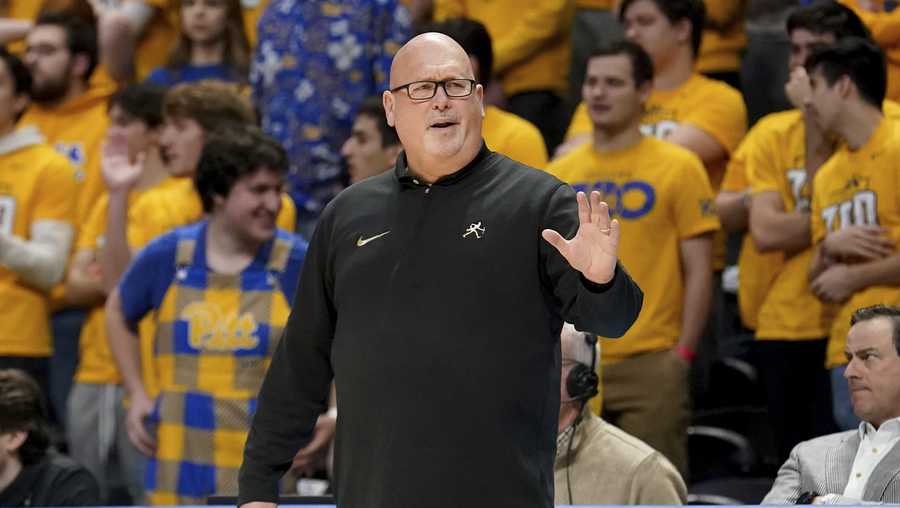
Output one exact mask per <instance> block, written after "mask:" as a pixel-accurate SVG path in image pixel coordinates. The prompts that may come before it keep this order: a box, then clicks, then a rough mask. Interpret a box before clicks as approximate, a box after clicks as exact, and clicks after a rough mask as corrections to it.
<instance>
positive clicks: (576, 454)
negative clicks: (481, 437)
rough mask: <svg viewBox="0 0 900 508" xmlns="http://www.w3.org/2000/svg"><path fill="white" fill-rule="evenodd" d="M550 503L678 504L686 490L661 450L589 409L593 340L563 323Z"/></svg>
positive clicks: (593, 379) (593, 378) (594, 354)
mask: <svg viewBox="0 0 900 508" xmlns="http://www.w3.org/2000/svg"><path fill="white" fill-rule="evenodd" d="M560 347H561V348H562V375H561V376H560V381H561V383H560V406H559V434H558V436H557V438H556V463H555V464H554V467H553V470H554V477H555V482H556V499H555V503H556V504H557V505H560V504H569V505H574V504H576V503H577V504H596V505H601V504H604V505H605V504H618V505H626V504H628V505H631V504H642V505H679V504H683V503H684V502H685V499H686V497H687V488H686V487H685V485H684V480H682V479H681V475H679V474H678V471H677V470H676V469H675V466H673V465H672V463H671V462H669V461H668V459H666V458H665V457H664V456H663V455H662V454H660V453H659V452H657V451H656V450H654V449H652V448H650V447H649V446H647V445H646V444H645V443H644V442H643V441H641V440H640V439H637V438H636V437H634V436H631V435H629V434H627V433H625V432H624V431H622V430H621V429H619V428H618V427H615V426H614V425H612V424H609V423H607V422H605V421H603V419H601V418H600V417H598V416H597V415H595V414H593V413H592V412H591V411H590V408H588V407H587V403H588V401H589V400H590V399H591V398H593V397H594V396H595V395H597V384H598V381H599V378H598V376H597V374H596V372H595V369H596V363H597V350H596V348H597V338H596V337H595V336H593V335H590V334H586V333H582V332H579V331H577V330H575V327H574V326H572V325H571V324H569V323H566V324H565V326H563V329H562V333H561V334H560Z"/></svg>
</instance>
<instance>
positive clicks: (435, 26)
mask: <svg viewBox="0 0 900 508" xmlns="http://www.w3.org/2000/svg"><path fill="white" fill-rule="evenodd" d="M422 31H423V32H438V33H442V34H444V35H446V36H447V37H450V38H451V39H453V40H454V41H456V42H457V43H458V44H459V45H460V46H462V48H463V49H464V50H465V52H466V54H468V55H470V56H474V57H475V59H476V60H478V76H476V79H478V81H479V82H480V83H481V84H482V85H483V86H487V85H488V84H489V83H490V82H491V75H492V74H493V72H494V47H493V44H492V43H491V35H490V34H489V33H488V31H487V28H485V26H484V25H483V24H482V23H481V22H480V21H476V20H474V19H470V18H449V19H447V20H444V21H441V22H439V23H429V24H427V25H425V26H424V27H423V28H422Z"/></svg>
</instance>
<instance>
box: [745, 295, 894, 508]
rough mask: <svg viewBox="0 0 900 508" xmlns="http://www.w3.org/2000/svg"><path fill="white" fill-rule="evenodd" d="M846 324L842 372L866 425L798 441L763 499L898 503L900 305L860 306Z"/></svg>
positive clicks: (819, 502) (796, 501) (779, 501)
mask: <svg viewBox="0 0 900 508" xmlns="http://www.w3.org/2000/svg"><path fill="white" fill-rule="evenodd" d="M849 325H850V331H849V333H848V334H847V340H846V346H845V347H844V355H845V356H846V357H847V361H848V362H849V363H848V364H847V370H846V371H845V372H844V377H845V378H846V382H847V384H848V385H849V386H850V394H851V395H850V396H851V400H852V402H853V411H854V412H855V413H856V415H857V416H858V417H859V418H860V419H861V420H862V423H860V425H859V428H857V429H853V430H848V431H845V432H840V433H837V434H830V435H827V436H822V437H819V438H816V439H812V440H809V441H804V442H802V443H800V444H798V445H797V446H796V447H794V450H793V451H792V452H791V455H790V458H788V460H787V462H785V463H784V465H783V466H781V470H779V471H778V478H777V479H776V480H775V484H774V485H773V486H772V490H771V491H769V493H768V494H767V495H766V497H765V499H763V504H810V503H814V504H849V505H861V504H872V503H891V504H896V503H900V476H898V475H897V471H898V470H900V446H897V442H898V440H900V309H898V308H897V307H886V306H883V305H876V306H872V307H865V308H862V309H857V310H856V311H855V312H854V313H853V316H852V317H851V318H850V322H849Z"/></svg>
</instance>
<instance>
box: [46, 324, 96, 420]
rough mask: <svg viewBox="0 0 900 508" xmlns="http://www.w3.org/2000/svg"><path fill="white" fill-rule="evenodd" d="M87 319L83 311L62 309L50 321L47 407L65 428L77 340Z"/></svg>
mask: <svg viewBox="0 0 900 508" xmlns="http://www.w3.org/2000/svg"><path fill="white" fill-rule="evenodd" d="M85 319H87V312H86V311H85V310H84V309H64V310H61V311H59V312H57V313H55V314H53V316H52V317H51V319H50V326H51V329H52V333H53V356H51V357H50V369H49V370H50V372H49V383H48V385H49V393H48V394H47V395H48V398H49V399H50V406H51V408H52V413H53V415H54V416H55V417H56V420H57V422H58V423H59V424H60V425H61V426H62V427H63V428H65V425H66V422H65V418H66V401H67V400H68V399H69V391H70V390H71V389H72V383H73V379H74V378H75V370H76V369H78V339H79V336H80V335H81V326H82V325H84V321H85Z"/></svg>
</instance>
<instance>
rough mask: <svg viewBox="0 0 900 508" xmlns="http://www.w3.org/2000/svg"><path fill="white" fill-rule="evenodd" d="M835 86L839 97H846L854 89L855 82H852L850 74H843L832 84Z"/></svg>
mask: <svg viewBox="0 0 900 508" xmlns="http://www.w3.org/2000/svg"><path fill="white" fill-rule="evenodd" d="M834 86H835V87H836V88H837V92H838V94H839V95H840V96H841V98H843V99H846V98H847V97H849V96H850V94H851V93H852V92H853V91H854V90H856V84H855V83H853V80H852V79H850V76H848V75H846V74H844V75H843V76H841V77H840V78H838V80H837V83H835V84H834Z"/></svg>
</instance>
